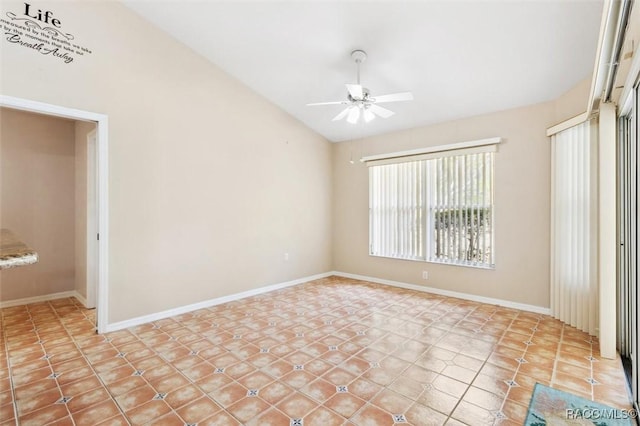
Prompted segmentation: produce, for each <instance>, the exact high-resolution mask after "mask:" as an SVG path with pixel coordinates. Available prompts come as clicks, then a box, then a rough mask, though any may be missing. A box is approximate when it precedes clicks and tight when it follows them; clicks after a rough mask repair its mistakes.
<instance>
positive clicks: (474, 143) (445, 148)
mask: <svg viewBox="0 0 640 426" xmlns="http://www.w3.org/2000/svg"><path fill="white" fill-rule="evenodd" d="M500 142H502V138H500V137H495V138H488V139H480V140H476V141H466V142H458V143H450V144H446V145H437V146H430V147H426V148H419V149H411V150H408V151H397V152H390V153H388V154H378V155H369V156H367V157H362V158H361V159H360V161H361V162H363V163H366V162H368V161H376V160H388V159H390V158H399V157H409V156H413V155H422V154H431V153H434V152H443V151H454V150H458V149H466V148H476V147H479V146H486V145H497V144H499V143H500Z"/></svg>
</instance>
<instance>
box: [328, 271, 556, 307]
mask: <svg viewBox="0 0 640 426" xmlns="http://www.w3.org/2000/svg"><path fill="white" fill-rule="evenodd" d="M332 275H335V276H338V277H344V278H352V279H355V280H361V281H369V282H372V283H376V284H384V285H390V286H393V287H399V288H405V289H408V290H415V291H421V292H424V293H433V294H439V295H441V296H449V297H456V298H458V299H464V300H471V301H473V302H480V303H488V304H490V305H498V306H503V307H505V308H512V309H519V310H521V311H527V312H535V313H536V314H542V315H550V313H551V310H550V309H549V308H545V307H542V306H536V305H528V304H526V303H518V302H512V301H510V300H503V299H494V298H493V297H484V296H477V295H475V294H468V293H459V292H457V291H451V290H443V289H440V288H434V287H425V286H421V285H416V284H409V283H403V282H399V281H392V280H385V279H382V278H375V277H367V276H364V275H358V274H350V273H347V272H339V271H333V273H332Z"/></svg>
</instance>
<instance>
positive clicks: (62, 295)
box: [0, 290, 80, 309]
mask: <svg viewBox="0 0 640 426" xmlns="http://www.w3.org/2000/svg"><path fill="white" fill-rule="evenodd" d="M78 296H79V294H78V293H77V292H76V291H75V290H71V291H61V292H60V293H51V294H44V295H42V296H34V297H25V298H22V299H13V300H6V301H4V302H0V309H1V308H11V307H13V306H20V305H28V304H29V303H40V302H47V301H49V300H56V299H64V298H66V297H75V298H76V299H78ZM78 300H80V299H78Z"/></svg>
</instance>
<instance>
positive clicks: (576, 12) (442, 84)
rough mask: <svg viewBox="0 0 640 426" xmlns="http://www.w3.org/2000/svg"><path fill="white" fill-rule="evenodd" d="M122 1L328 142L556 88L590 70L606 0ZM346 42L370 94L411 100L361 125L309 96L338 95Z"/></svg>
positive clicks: (543, 96)
mask: <svg viewBox="0 0 640 426" xmlns="http://www.w3.org/2000/svg"><path fill="white" fill-rule="evenodd" d="M124 3H125V4H126V5H127V6H128V7H129V8H131V9H133V10H134V11H136V12H137V13H139V14H140V15H141V16H143V17H144V18H145V19H147V20H149V21H151V22H152V23H154V24H155V25H157V26H158V27H160V28H161V29H163V30H164V31H166V32H168V33H169V34H171V35H172V36H173V37H175V38H176V39H178V40H180V41H181V42H183V43H184V44H186V45H187V46H189V47H191V48H192V49H194V50H195V51H196V52H198V53H200V54H201V55H203V56H204V57H206V58H208V59H209V60H210V61H211V62H213V63H215V64H216V65H217V66H219V67H220V68H222V69H223V70H225V71H226V72H228V73H229V74H231V75H232V76H234V77H235V78H237V79H239V80H240V81H242V82H243V83H244V84H246V85H247V86H249V87H250V88H252V89H253V90H255V91H256V92H258V93H259V94H261V95H262V96H264V97H265V98H267V99H268V100H270V101H271V102H273V103H274V104H276V105H278V106H280V107H281V108H282V109H284V110H285V111H287V112H288V113H290V114H291V115H293V116H294V117H296V118H297V119H299V120H300V121H302V122H303V123H305V124H306V125H307V126H308V127H310V128H312V129H314V130H315V131H317V132H318V133H320V134H322V135H324V136H325V137H326V138H327V139H329V140H331V141H342V140H349V139H354V138H359V137H364V136H370V135H376V134H382V133H388V132H392V131H396V130H400V129H406V128H411V127H418V126H423V125H429V124H433V123H438V122H443V121H448V120H453V119H457V118H462V117H468V116H473V115H478V114H483V113H487V112H493V111H500V110H504V109H509V108H514V107H518V106H523V105H529V104H534V103H538V102H544V101H548V100H552V99H555V98H557V97H558V96H559V95H561V94H562V93H564V92H565V91H567V90H569V89H570V88H571V87H573V86H574V85H575V84H577V83H578V82H579V81H581V80H582V79H584V78H587V77H589V76H590V75H591V72H592V70H593V65H594V61H595V54H596V45H597V41H598V31H599V26H600V19H601V13H602V0H574V1H572V0H554V1H548V0H533V1H527V0H475V1H474V0H467V1H461V0H454V1H451V0H440V1H438V0H430V1H400V0H394V1H367V0H361V1H277V2H276V1H268V0H267V1H194V0H182V1H175V0H170V1H157V0H156V1H141V0H126V1H125V2H124ZM354 49H363V50H365V51H366V52H367V54H368V58H367V60H366V61H365V62H364V63H363V65H362V67H361V73H362V84H363V85H364V86H366V87H367V88H369V89H370V90H371V92H372V93H373V94H374V95H375V94H378V95H380V94H386V93H393V92H401V91H411V92H413V95H414V97H415V100H414V101H411V102H399V103H389V104H385V105H384V106H385V107H388V108H389V109H391V110H393V111H394V112H395V113H396V114H395V115H394V116H392V117H390V118H387V119H382V118H376V119H375V120H373V121H371V122H369V123H358V124H349V123H347V122H346V121H344V120H343V121H332V118H333V117H334V116H335V115H336V114H338V113H339V112H340V111H341V109H343V108H344V107H343V106H342V105H330V106H316V107H308V106H306V104H307V103H311V102H323V101H334V100H344V99H346V95H347V92H346V89H345V86H344V84H345V83H354V82H355V80H356V66H355V63H354V62H353V60H352V59H351V57H350V53H351V51H352V50H354ZM211 96H216V94H215V93H211ZM248 119H250V118H248Z"/></svg>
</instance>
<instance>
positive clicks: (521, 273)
mask: <svg viewBox="0 0 640 426" xmlns="http://www.w3.org/2000/svg"><path fill="white" fill-rule="evenodd" d="M553 120H554V105H553V103H545V104H540V105H534V106H529V107H525V108H519V109H514V110H509V111H503V112H498V113H494V114H487V115H483V116H478V117H473V118H467V119H463V120H458V121H454V122H448V123H442V124H439V125H434V126H428V127H422V128H418V129H413V130H407V131H403V132H398V133H393V134H389V135H383V136H379V137H373V138H367V139H365V140H360V141H353V142H347V143H341V144H336V145H335V146H334V152H333V159H334V170H333V172H334V187H333V190H334V234H333V253H334V258H333V261H334V268H335V269H336V270H337V271H342V272H348V273H353V274H361V275H366V276H373V277H377V278H383V279H388V280H395V281H400V282H405V283H411V284H416V285H423V286H428V287H435V288H440V289H445V290H450V291H456V292H463V293H468V294H473V295H479V296H484V297H492V298H498V299H504V300H509V301H514V302H520V303H526V304H530V305H536V306H541V307H548V306H549V185H550V182H549V176H550V150H549V143H548V139H547V137H546V136H545V129H546V127H547V126H549V125H550V124H552V123H553ZM494 136H499V137H502V138H503V139H504V142H503V143H502V144H501V145H500V146H499V151H498V153H497V154H496V160H495V224H496V230H495V253H496V267H495V270H483V269H476V268H466V267H459V266H449V265H441V264H435V263H425V262H414V261H403V260H394V259H386V258H380V257H372V256H369V255H368V254H367V253H368V238H369V237H368V223H369V221H368V189H367V188H368V174H367V167H366V166H365V165H364V164H363V163H360V162H359V161H356V162H355V164H350V163H349V157H350V155H351V151H352V150H353V152H354V157H357V158H360V157H361V156H363V155H372V154H383V153H388V152H394V151H401V150H407V149H415V148H422V147H427V146H433V145H443V144H449V143H455V142H463V141H470V140H477V139H484V138H489V137H494ZM425 270H426V271H428V272H429V279H428V280H423V279H422V271H425Z"/></svg>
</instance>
